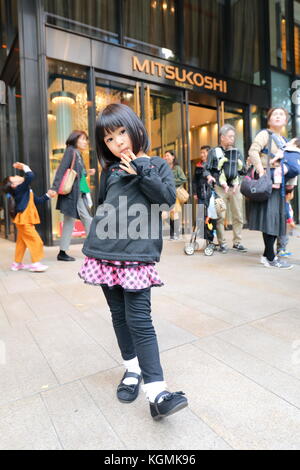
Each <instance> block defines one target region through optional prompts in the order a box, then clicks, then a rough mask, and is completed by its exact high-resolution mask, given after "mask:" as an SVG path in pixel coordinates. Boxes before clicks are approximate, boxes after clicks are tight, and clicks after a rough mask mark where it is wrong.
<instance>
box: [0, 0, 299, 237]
mask: <svg viewBox="0 0 300 470" xmlns="http://www.w3.org/2000/svg"><path fill="white" fill-rule="evenodd" d="M70 3H72V2H55V1H50V0H45V1H39V0H28V1H23V2H19V3H18V4H17V5H16V7H17V10H18V36H17V37H16V39H15V43H14V45H13V46H12V49H11V51H10V53H9V55H8V56H7V58H6V62H5V65H4V68H3V69H2V74H1V80H3V81H4V82H5V84H6V88H7V90H6V96H7V97H8V100H7V102H6V103H5V105H2V106H1V108H0V110H1V114H0V118H1V119H2V120H1V121H0V122H1V136H2V138H3V142H5V143H6V146H7V149H9V152H6V153H5V154H4V150H3V148H2V150H1V174H2V175H3V177H4V175H6V174H9V173H7V172H8V171H9V168H10V166H11V165H12V163H13V161H17V160H21V161H24V162H26V163H29V164H30V165H31V166H32V168H33V169H35V172H36V173H37V174H38V178H37V180H36V182H35V187H34V189H35V190H36V191H37V192H39V193H42V192H43V191H44V190H45V189H46V188H47V187H48V186H49V185H50V184H51V182H52V180H53V177H54V174H55V170H56V168H57V166H58V164H59V162H60V160H61V158H62V155H63V152H64V148H65V140H66V138H67V137H68V135H69V134H70V132H71V131H72V129H74V128H76V129H83V130H85V131H86V132H87V133H88V134H89V136H90V148H89V151H88V152H87V153H86V155H84V159H85V163H86V166H87V167H88V168H96V169H97V173H96V175H95V177H91V180H90V186H91V188H92V195H93V197H94V200H95V198H96V194H97V192H98V181H99V171H100V168H99V167H98V163H97V157H96V152H95V141H94V129H95V121H96V116H97V114H98V112H99V111H100V110H101V109H102V108H103V107H104V106H105V105H107V104H109V103H113V102H121V103H125V104H127V105H128V106H130V107H132V109H134V111H135V112H136V113H137V114H138V115H139V116H140V117H141V119H142V120H143V121H144V123H145V126H146V128H147V130H148V133H149V135H150V139H151V152H150V153H151V155H159V156H163V155H164V153H165V152H166V151H167V150H173V151H175V153H176V155H177V157H178V160H179V163H180V164H181V166H182V167H183V169H184V171H185V173H186V175H187V177H188V189H189V191H190V193H191V194H192V176H193V172H194V167H195V164H196V162H197V158H198V157H199V148H200V146H202V145H211V146H214V145H217V143H218V130H219V128H220V126H221V125H222V124H224V123H225V122H226V123H230V124H232V125H234V127H235V129H236V134H237V141H236V146H237V147H238V148H239V149H240V150H241V151H242V152H243V153H244V154H245V155H246V153H247V149H248V148H249V145H250V143H251V140H252V137H253V136H254V135H255V133H256V132H257V131H258V130H259V129H260V128H261V127H263V126H264V125H265V122H264V114H265V111H266V110H267V109H268V107H270V106H271V104H272V94H271V92H270V91H271V70H270V68H269V67H266V64H269V47H268V41H266V39H265V36H266V34H265V32H264V30H263V28H262V25H263V24H264V23H262V21H263V20H264V19H265V20H266V19H268V15H269V10H268V2H267V1H256V0H254V1H253V0H252V1H251V2H250V1H248V0H240V1H238V2H232V1H230V0H229V1H228V2H221V3H222V5H223V6H222V9H221V10H220V8H221V7H220V2H217V1H210V2H207V1H201V2H198V1H197V2H196V1H185V0H182V1H163V0H161V1H147V0H145V1H143V2H134V1H127V0H115V1H114V0H110V2H108V1H104V0H102V1H101V0H100V1H96V0H93V1H92V0H89V1H87V2H85V4H86V7H87V8H85V9H84V11H83V10H82V9H80V8H79V6H80V2H77V1H74V2H73V8H71V7H70V8H68V5H69V4H70ZM61 5H64V7H62V6H61ZM74 5H75V8H74ZM141 5H143V7H141ZM199 5H200V7H199ZM224 5H225V7H224ZM76 6H78V9H76ZM89 7H90V10H89ZM226 7H227V8H226ZM141 8H142V9H141ZM133 12H135V13H136V14H133ZM141 15H144V16H143V18H144V28H141V27H140V21H139V18H140V17H141ZM249 15H250V16H249ZM194 17H197V19H195V18H194ZM241 18H242V19H243V24H240V21H241ZM79 20H80V21H79ZM195 21H196V23H195ZM157 23H159V24H157ZM200 23H201V24H202V26H203V33H202V34H203V37H201V36H200V35H199V34H198V29H197V25H198V26H199V25H200ZM207 23H209V24H207ZM204 25H205V28H204ZM226 25H230V27H231V28H229V29H230V30H231V31H232V34H231V35H229V33H228V30H227V28H226ZM155 28H158V29H157V30H155ZM212 28H213V32H211V30H212ZM144 29H146V30H147V33H145V32H144ZM161 29H162V30H163V31H164V35H163V37H161V36H162V33H161ZM176 31H178V34H176ZM234 32H235V34H233V33H234ZM145 34H146V36H145ZM209 34H212V35H211V36H210V37H209V36H208V35H209ZM262 37H263V38H264V40H263V41H262V40H261V38H262ZM242 38H243V40H244V47H243V48H241V47H240V45H239V40H241V39H242ZM209 40H210V41H215V44H211V42H209ZM226 41H227V42H226ZM195 43H197V44H198V48H197V47H196V46H195ZM201 46H202V47H204V46H205V49H204V48H203V52H202V49H201ZM232 47H233V49H232ZM206 49H210V52H211V55H210V54H209V53H208V51H207V50H206ZM13 71H14V73H13ZM4 106H5V109H4ZM293 127H294V124H293V122H291V124H290V126H289V129H287V132H288V130H290V133H292V132H293ZM13 129H15V132H14V133H13V132H12V131H13ZM1 147H2V145H1ZM2 175H1V177H2ZM3 212H4V232H3V234H4V235H5V236H6V237H10V236H12V228H11V227H10V226H9V222H8V219H7V217H6V216H5V201H4V204H3ZM41 216H42V223H41V227H40V229H41V234H42V236H43V238H44V240H45V243H46V244H48V245H52V244H56V243H58V242H59V238H60V235H61V226H62V220H61V216H60V214H59V213H58V212H57V211H56V210H55V202H54V201H52V207H51V209H50V208H44V209H42V211H41ZM73 235H74V241H75V240H76V239H80V238H82V237H84V232H83V231H82V227H81V225H80V224H77V225H76V227H75V230H74V233H73ZM1 236H3V235H1Z"/></svg>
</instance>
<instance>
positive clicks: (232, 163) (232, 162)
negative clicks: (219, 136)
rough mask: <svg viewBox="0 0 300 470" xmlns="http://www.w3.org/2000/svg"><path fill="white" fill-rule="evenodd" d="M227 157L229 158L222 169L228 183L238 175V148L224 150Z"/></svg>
mask: <svg viewBox="0 0 300 470" xmlns="http://www.w3.org/2000/svg"><path fill="white" fill-rule="evenodd" d="M224 155H225V157H226V158H227V159H228V161H227V162H225V163H224V165H223V167H222V170H223V171H224V173H225V176H226V180H227V183H228V185H230V183H231V182H232V181H233V180H234V179H235V178H236V177H237V176H238V159H239V152H238V150H237V149H230V150H225V151H224Z"/></svg>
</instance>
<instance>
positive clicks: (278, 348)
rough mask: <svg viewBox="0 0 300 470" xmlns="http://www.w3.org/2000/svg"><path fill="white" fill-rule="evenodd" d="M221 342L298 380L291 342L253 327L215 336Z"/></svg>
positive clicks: (298, 370)
mask: <svg viewBox="0 0 300 470" xmlns="http://www.w3.org/2000/svg"><path fill="white" fill-rule="evenodd" d="M217 337H218V338H220V339H222V340H223V341H225V342H227V343H230V344H232V345H233V346H236V347H238V348H240V349H242V351H245V352H247V353H249V354H252V355H253V356H254V357H256V358H257V359H261V360H263V361H264V362H266V363H267V364H269V365H271V366H273V367H276V368H277V369H279V370H281V371H282V372H286V373H287V374H290V375H291V376H293V377H296V378H298V379H300V367H299V363H294V362H293V354H294V349H293V342H291V341H287V340H285V339H282V338H280V337H278V336H273V335H271V334H269V333H266V332H265V331H262V330H260V329H259V328H255V327H253V326H241V327H237V328H235V329H232V330H230V331H225V332H222V333H219V334H218V335H217Z"/></svg>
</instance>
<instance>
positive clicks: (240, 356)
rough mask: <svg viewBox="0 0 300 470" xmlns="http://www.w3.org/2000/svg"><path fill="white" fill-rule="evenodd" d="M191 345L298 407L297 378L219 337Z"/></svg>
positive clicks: (299, 384) (298, 384)
mask: <svg viewBox="0 0 300 470" xmlns="http://www.w3.org/2000/svg"><path fill="white" fill-rule="evenodd" d="M193 345H194V346H196V347H197V348H199V349H201V351H204V352H206V353H208V354H210V355H211V356H213V357H214V358H215V359H217V360H218V361H220V362H222V363H224V364H226V365H227V366H229V367H230V368H232V369H234V370H235V371H237V372H239V373H240V374H242V375H244V376H245V377H248V378H249V379H251V380H253V381H254V382H256V383H257V384H258V385H261V386H262V387H263V388H265V389H266V390H269V391H271V392H272V393H274V394H275V395H277V396H279V397H281V398H283V399H284V400H286V401H287V402H289V403H291V404H292V405H295V406H296V407H297V408H298V409H300V394H299V390H300V381H299V379H296V378H295V377H292V376H291V375H289V374H286V373H284V372H281V371H280V370H278V369H277V368H275V367H272V366H270V365H269V364H267V363H266V362H265V361H263V360H260V359H257V358H256V357H254V356H252V355H251V354H248V353H246V352H244V351H242V350H241V349H240V348H237V347H235V346H232V345H231V344H229V343H225V342H224V341H222V340H221V339H220V338H216V337H211V338H203V339H201V340H199V341H196V342H195V343H193ZM298 412H299V410H298V411H297V413H298Z"/></svg>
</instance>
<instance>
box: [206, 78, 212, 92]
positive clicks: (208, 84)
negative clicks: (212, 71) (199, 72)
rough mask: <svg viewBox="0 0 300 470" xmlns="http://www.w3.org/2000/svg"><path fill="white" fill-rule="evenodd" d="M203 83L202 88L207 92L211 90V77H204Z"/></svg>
mask: <svg viewBox="0 0 300 470" xmlns="http://www.w3.org/2000/svg"><path fill="white" fill-rule="evenodd" d="M204 82H205V85H204V88H207V89H208V90H212V89H213V79H212V77H205V79H204Z"/></svg>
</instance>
